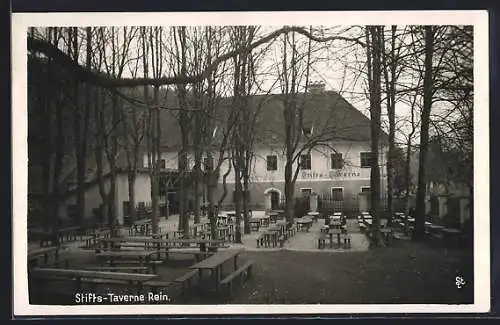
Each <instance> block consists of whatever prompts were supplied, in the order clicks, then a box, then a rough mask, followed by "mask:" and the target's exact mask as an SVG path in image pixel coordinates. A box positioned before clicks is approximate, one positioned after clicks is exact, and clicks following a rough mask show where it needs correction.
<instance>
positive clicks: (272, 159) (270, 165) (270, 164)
mask: <svg viewBox="0 0 500 325" xmlns="http://www.w3.org/2000/svg"><path fill="white" fill-rule="evenodd" d="M266 160H267V170H270V171H271V170H278V157H277V156H267V157H266Z"/></svg>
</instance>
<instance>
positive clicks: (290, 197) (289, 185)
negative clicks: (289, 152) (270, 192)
mask: <svg viewBox="0 0 500 325" xmlns="http://www.w3.org/2000/svg"><path fill="white" fill-rule="evenodd" d="M291 161H292V158H289V159H287V163H286V165H285V211H286V219H287V221H288V223H292V222H293V219H294V218H295V193H294V187H295V184H294V182H293V176H292V162H291Z"/></svg>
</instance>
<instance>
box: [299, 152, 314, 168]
mask: <svg viewBox="0 0 500 325" xmlns="http://www.w3.org/2000/svg"><path fill="white" fill-rule="evenodd" d="M300 169H305V170H310V169H311V155H310V154H308V155H300Z"/></svg>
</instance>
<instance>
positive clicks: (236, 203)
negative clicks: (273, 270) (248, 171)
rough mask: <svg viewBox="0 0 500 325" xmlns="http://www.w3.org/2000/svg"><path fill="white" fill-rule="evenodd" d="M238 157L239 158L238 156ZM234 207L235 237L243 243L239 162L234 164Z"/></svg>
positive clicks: (238, 241)
mask: <svg viewBox="0 0 500 325" xmlns="http://www.w3.org/2000/svg"><path fill="white" fill-rule="evenodd" d="M236 159H238V158H236ZM234 180H235V184H234V209H235V213H236V226H235V238H234V241H235V242H236V243H241V190H242V187H241V171H240V166H239V163H236V164H234Z"/></svg>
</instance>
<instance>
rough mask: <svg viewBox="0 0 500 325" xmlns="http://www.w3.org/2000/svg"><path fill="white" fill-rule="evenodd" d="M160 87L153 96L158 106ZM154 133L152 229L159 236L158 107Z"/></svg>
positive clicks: (155, 88) (155, 111)
mask: <svg viewBox="0 0 500 325" xmlns="http://www.w3.org/2000/svg"><path fill="white" fill-rule="evenodd" d="M158 92H159V89H158V87H154V91H153V96H154V99H153V100H154V103H155V104H156V105H158ZM152 122H153V125H154V126H155V127H154V129H153V130H154V131H153V132H154V133H153V151H154V154H153V156H154V162H153V178H152V182H151V210H152V213H153V215H152V216H151V217H152V220H151V221H152V228H153V234H158V232H159V231H158V230H159V229H158V212H159V204H158V199H159V198H158V192H159V191H158V189H159V186H158V178H159V167H160V166H159V165H160V158H161V157H160V109H159V108H158V107H155V108H154V121H152Z"/></svg>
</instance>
